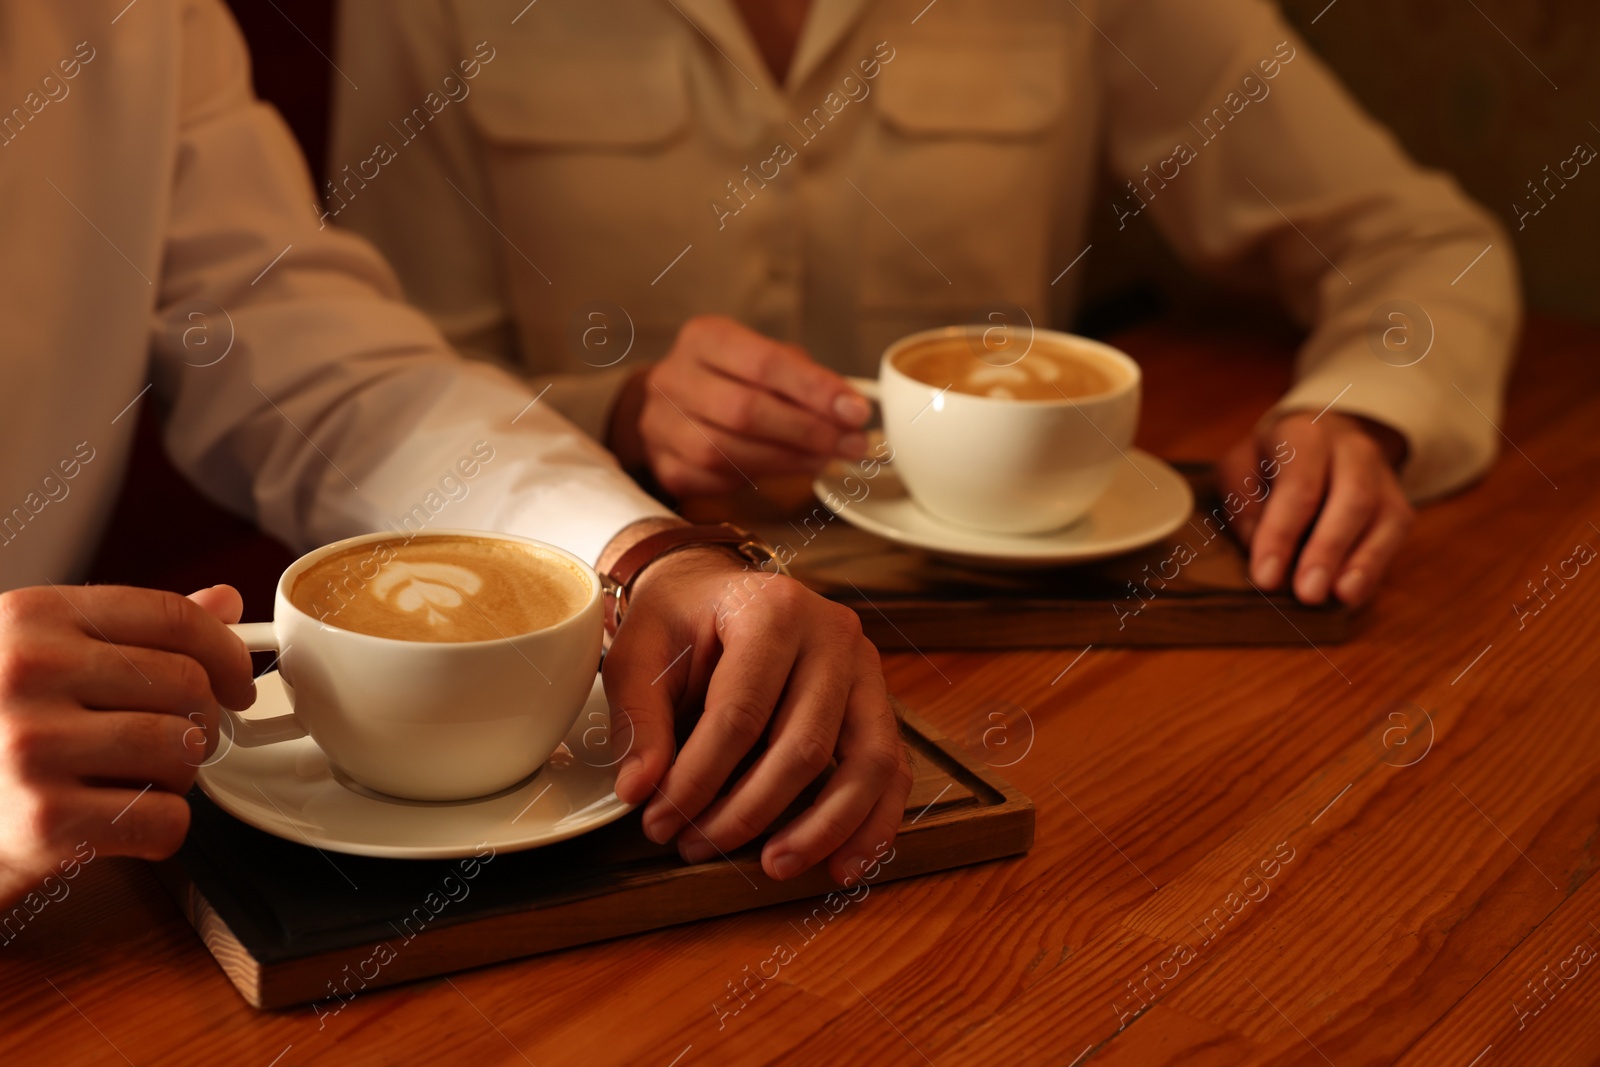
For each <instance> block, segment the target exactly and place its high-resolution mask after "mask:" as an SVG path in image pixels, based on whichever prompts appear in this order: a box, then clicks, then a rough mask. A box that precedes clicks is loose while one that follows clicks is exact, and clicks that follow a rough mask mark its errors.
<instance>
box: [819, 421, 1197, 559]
mask: <svg viewBox="0 0 1600 1067" xmlns="http://www.w3.org/2000/svg"><path fill="white" fill-rule="evenodd" d="M1127 459H1128V461H1127V462H1126V463H1119V464H1118V465H1117V472H1116V474H1115V475H1114V476H1113V478H1112V480H1111V486H1110V488H1108V489H1107V490H1106V492H1105V495H1104V496H1102V497H1101V498H1100V500H1099V501H1098V502H1097V503H1096V504H1095V506H1094V507H1093V508H1091V509H1089V514H1087V515H1085V516H1084V517H1083V518H1081V519H1079V520H1078V521H1077V522H1075V523H1073V524H1072V525H1070V526H1067V527H1065V528H1063V529H1060V530H1054V531H1051V532H1050V533H1043V534H1028V535H1016V534H992V533H985V532H983V531H982V530H970V529H967V528H965V527H961V526H953V525H951V524H949V523H946V522H943V521H941V520H939V519H936V518H934V517H933V516H932V515H929V514H928V513H927V512H926V511H923V510H922V509H921V508H920V507H918V506H917V504H916V502H915V501H914V500H912V499H911V497H910V495H909V494H908V493H907V492H906V489H905V486H904V484H902V483H901V481H900V479H899V478H898V477H897V476H896V475H895V472H894V465H893V464H892V463H886V464H882V465H881V467H880V469H879V472H878V474H877V476H876V477H874V478H867V477H865V476H864V475H863V474H862V473H861V472H860V471H858V470H856V469H855V468H854V467H846V466H844V465H842V464H840V463H834V464H833V465H831V466H829V467H828V469H827V470H825V471H823V472H822V474H821V475H819V476H818V477H817V480H816V481H815V482H813V483H812V486H811V488H812V490H813V491H814V492H815V493H816V494H817V496H818V497H819V498H820V499H821V500H822V501H823V503H824V504H827V505H828V507H829V509H830V510H832V511H833V512H834V513H835V514H836V515H838V516H839V517H840V518H841V519H844V520H845V521H846V522H848V523H850V524H851V525H852V526H856V527H859V528H860V529H863V530H866V531H868V532H870V533H874V534H877V535H878V536H879V537H883V538H886V539H888V540H890V541H894V542H897V543H899V544H902V545H910V546H912V547H914V548H920V549H923V550H925V551H928V552H932V553H934V554H935V555H939V556H947V557H951V558H954V559H958V560H961V561H962V562H967V563H974V564H978V565H982V566H990V567H994V566H1003V567H1026V566H1052V565H1060V564H1067V563H1088V562H1090V561H1093V560H1097V559H1105V558H1107V557H1109V556H1119V555H1122V554H1123V553H1125V552H1132V551H1134V550H1136V549H1140V548H1144V547H1145V546H1147V545H1151V544H1154V543H1155V542H1157V541H1160V540H1161V539H1162V538H1164V537H1166V536H1167V535H1168V534H1170V533H1172V532H1173V531H1174V530H1176V529H1178V527H1180V526H1182V525H1183V524H1184V523H1185V522H1186V521H1187V520H1188V518H1189V516H1190V514H1191V513H1193V511H1194V493H1193V492H1192V491H1191V490H1190V488H1189V483H1188V482H1187V481H1186V480H1185V479H1184V477H1183V475H1181V474H1179V473H1178V472H1177V471H1176V470H1175V469H1173V467H1172V466H1171V465H1170V464H1167V463H1165V462H1163V461H1162V460H1160V459H1158V458H1156V457H1155V456H1152V455H1151V454H1150V453H1148V452H1143V451H1140V450H1139V449H1136V448H1134V449H1129V450H1128V455H1127ZM846 477H848V478H849V479H850V484H849V485H846V483H845V479H846ZM863 487H865V492H864V493H863ZM857 498H859V499H857ZM840 504H842V505H843V506H842V507H841V506H838V505H840Z"/></svg>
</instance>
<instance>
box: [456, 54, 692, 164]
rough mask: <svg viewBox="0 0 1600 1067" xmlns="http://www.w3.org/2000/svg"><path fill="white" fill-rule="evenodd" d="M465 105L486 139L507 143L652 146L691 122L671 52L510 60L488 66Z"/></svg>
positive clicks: (678, 62)
mask: <svg viewBox="0 0 1600 1067" xmlns="http://www.w3.org/2000/svg"><path fill="white" fill-rule="evenodd" d="M467 105H468V109H469V111H470V112H471V114H472V116H473V121H474V124H475V125H476V126H477V127H478V130H479V132H481V133H482V134H483V136H484V138H485V139H486V140H488V141H491V142H496V143H500V144H507V145H528V146H542V147H550V148H559V147H562V146H572V147H581V146H589V147H595V146H616V147H623V146H647V145H652V144H658V143H660V142H663V141H666V140H668V139H670V138H672V137H673V136H675V135H677V134H678V133H680V132H681V131H682V130H683V128H684V127H685V126H686V125H687V124H688V121H689V99H688V90H687V86H686V85H685V82H684V71H683V64H682V61H681V60H680V58H679V56H678V53H677V52H676V51H675V50H674V49H671V48H665V47H664V48H658V49H648V50H643V51H630V52H629V53H626V54H618V53H616V52H607V53H605V54H603V55H602V54H588V55H545V56H542V57H540V58H538V59H537V60H529V61H525V62H521V63H517V64H514V63H512V62H510V61H509V57H508V58H507V59H505V60H502V61H501V64H497V65H495V66H492V67H485V68H484V71H483V76H482V77H481V78H479V80H478V84H477V86H476V87H475V91H474V93H473V95H472V96H471V97H469V98H468V101H467Z"/></svg>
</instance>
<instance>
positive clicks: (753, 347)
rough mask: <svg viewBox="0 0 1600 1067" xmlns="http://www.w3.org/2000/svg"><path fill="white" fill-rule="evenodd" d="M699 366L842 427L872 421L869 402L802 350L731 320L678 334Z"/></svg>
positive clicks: (697, 324) (695, 323)
mask: <svg viewBox="0 0 1600 1067" xmlns="http://www.w3.org/2000/svg"><path fill="white" fill-rule="evenodd" d="M681 336H682V338H683V340H684V341H685V342H686V343H687V344H689V346H690V351H691V352H692V353H693V354H694V356H695V357H696V358H697V359H698V360H699V361H700V362H701V363H703V364H705V365H706V366H708V367H713V368H715V369H716V370H717V371H719V372H721V373H722V374H724V375H726V376H728V377H730V378H737V379H739V380H741V381H746V382H750V383H752V384H754V385H758V386H760V387H762V388H763V389H768V390H770V391H772V392H774V393H777V394H778V395H779V396H782V397H786V398H787V399H789V400H791V401H793V402H794V403H796V404H798V405H799V406H801V407H802V408H806V409H808V410H810V411H812V412H814V413H816V414H817V415H820V416H822V417H824V418H826V419H829V420H831V421H833V422H836V423H838V424H839V425H840V426H845V427H851V428H855V427H859V426H861V425H863V424H864V423H865V422H866V421H867V419H868V418H869V417H870V416H871V414H872V411H871V408H870V406H869V405H868V404H867V402H866V401H865V400H864V399H863V398H862V397H861V396H860V394H858V393H856V392H855V390H853V389H851V388H850V386H849V385H847V384H846V383H845V380H844V379H843V378H842V377H840V376H839V375H838V374H836V373H835V372H833V371H831V370H829V369H828V368H826V367H824V366H822V365H821V364H819V363H817V362H816V361H814V360H812V359H811V358H810V357H809V356H807V355H806V354H805V352H804V350H802V349H800V348H797V347H795V346H794V345H786V344H783V343H781V342H779V341H774V340H772V339H771V338H769V337H764V336H762V335H761V334H759V333H756V332H755V331H754V330H750V329H747V328H746V327H744V326H741V325H740V324H738V323H737V322H734V321H733V320H732V319H725V318H721V317H711V316H706V317H702V318H699V319H692V320H690V322H689V323H688V324H686V325H685V327H684V332H683V334H682V335H681Z"/></svg>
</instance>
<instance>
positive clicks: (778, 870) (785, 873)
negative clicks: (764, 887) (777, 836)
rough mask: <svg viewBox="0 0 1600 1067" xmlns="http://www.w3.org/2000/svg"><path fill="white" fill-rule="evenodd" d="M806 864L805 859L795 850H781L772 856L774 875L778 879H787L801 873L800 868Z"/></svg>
mask: <svg viewBox="0 0 1600 1067" xmlns="http://www.w3.org/2000/svg"><path fill="white" fill-rule="evenodd" d="M804 866H805V860H803V859H801V858H800V857H799V856H797V855H795V854H794V853H793V852H780V853H778V854H777V855H776V856H774V857H772V877H774V878H776V879H777V880H778V881H780V882H782V881H787V880H788V879H790V878H793V877H794V876H795V875H797V874H799V873H800V868H802V867H804Z"/></svg>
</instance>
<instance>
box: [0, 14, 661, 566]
mask: <svg viewBox="0 0 1600 1067" xmlns="http://www.w3.org/2000/svg"><path fill="white" fill-rule="evenodd" d="M312 202H313V190H312V185H311V181H310V178H309V176H308V175H307V174H306V172H305V166H304V163H303V162H302V161H301V158H300V155H299V152H298V150H297V149H296V147H295V145H294V142H293V140H292V139H291V137H290V135H289V132H288V130H287V129H286V128H285V126H284V125H283V123H282V121H281V120H280V119H279V118H278V116H277V114H276V113H275V112H273V111H272V110H271V109H269V108H267V107H264V106H263V105H261V104H260V103H258V102H257V101H256V100H255V99H254V98H253V97H252V95H251V91H250V77H249V67H248V63H247V57H246V53H245V49H244V42H243V41H242V39H241V38H240V36H239V34H238V31H237V29H236V27H235V26H234V25H233V23H232V21H231V19H230V17H229V15H228V13H227V11H226V9H225V8H224V7H223V6H222V4H221V3H220V2H217V0H139V2H138V3H136V4H128V3H127V0H103V2H102V0H94V2H90V0H74V2H73V3H71V4H41V3H37V2H34V0H0V233H3V234H5V242H4V244H3V245H0V309H3V318H4V323H5V330H4V336H3V338H0V442H3V446H0V447H3V452H0V589H4V588H14V587H17V586H23V585H37V584H42V583H44V582H45V581H46V580H49V581H57V582H59V581H64V580H70V579H72V578H74V577H75V576H78V575H80V574H81V573H82V569H83V568H84V566H85V565H86V564H87V562H88V560H89V557H90V556H91V554H92V552H93V550H94V547H95V544H96V541H97V539H98V537H99V534H100V531H101V529H102V527H103V525H104V522H105V520H106V518H107V515H108V513H109V511H110V508H111V505H112V503H113V501H114V499H115V497H116V493H117V489H118V486H119V483H120V481H121V478H122V472H123V468H124V466H125V465H126V462H127V459H128V453H129V449H130V444H131V439H132V435H133V429H134V425H135V423H136V421H137V406H138V405H140V404H152V403H155V404H160V405H162V406H163V408H165V409H166V413H167V417H166V430H165V432H166V437H165V441H166V446H167V449H168V451H169V452H170V454H171V456H172V458H173V460H174V461H175V462H176V463H177V465H178V467H179V468H180V469H181V470H182V471H183V472H184V473H185V474H186V475H188V477H190V478H191V479H193V480H194V481H195V482H196V483H197V484H198V485H199V486H200V487H201V488H202V489H203V490H204V491H205V492H207V493H208V494H209V495H210V496H212V497H213V498H215V499H216V500H218V501H220V502H221V503H223V504H224V505H226V506H228V507H230V508H232V509H234V510H236V511H238V512H241V513H243V514H246V515H250V516H253V517H254V518H256V519H257V520H258V521H259V522H260V523H261V524H262V525H263V526H264V527H265V528H266V529H267V530H269V531H270V532H272V533H274V534H276V535H277V536H279V537H280V538H282V539H284V540H285V541H287V542H289V543H290V544H292V545H295V546H298V547H301V548H305V547H309V546H312V545H314V544H318V543H321V542H325V541H329V540H332V539H335V538H338V537H342V536H346V535H349V534H354V533H359V532H366V531H370V530H376V529H382V528H385V527H391V528H396V529H401V530H405V531H416V530H420V529H423V528H434V529H439V528H444V527H468V528H474V529H503V530H508V531H513V532H519V533H523V534H526V535H530V536H535V537H540V538H543V539H545V540H549V541H553V542H556V543H558V544H563V545H565V546H568V547H571V548H572V549H574V550H576V551H578V552H580V553H582V554H584V555H586V556H587V557H588V558H590V559H593V558H594V557H595V556H597V555H598V554H599V551H600V549H601V547H602V546H603V545H604V544H605V542H606V541H607V540H609V539H610V537H611V536H612V535H613V534H614V533H615V532H616V531H617V530H618V529H619V528H621V527H622V526H623V525H625V524H626V523H628V522H630V521H632V520H633V519H635V518H638V517H641V516H643V515H647V514H655V513H658V512H659V510H660V509H659V508H657V507H656V506H655V505H654V504H653V503H652V502H651V501H649V500H648V499H647V498H645V497H643V496H642V495H641V494H640V493H639V492H638V490H637V489H636V488H635V487H634V486H633V485H632V483H631V482H630V481H629V480H628V479H627V478H626V477H625V476H624V475H622V473H621V472H620V471H619V470H617V469H616V465H615V463H614V461H613V460H612V459H611V457H610V456H609V455H608V454H607V453H606V452H605V451H604V450H603V449H601V448H599V447H598V446H597V445H595V444H594V442H593V441H591V440H589V439H588V438H587V437H585V436H584V435H582V434H580V433H579V432H578V431H577V430H576V429H574V428H573V427H572V426H571V424H570V423H568V422H566V421H565V420H564V419H562V418H561V417H560V416H559V415H557V414H556V413H555V412H554V411H552V410H551V409H550V408H549V406H548V405H545V404H533V405H532V406H531V407H530V406H529V404H530V402H531V401H532V400H533V394H532V393H531V392H530V391H529V390H528V389H527V388H526V387H525V386H524V385H523V384H522V383H520V382H518V381H515V380H514V379H511V378H509V377H508V376H506V375H504V374H502V373H500V372H498V371H495V370H493V369H492V368H489V367H486V366H483V365H482V364H477V363H469V362H466V361H463V360H460V359H458V358H455V357H454V356H453V355H452V354H451V353H450V352H449V350H448V348H447V346H446V344H445V342H444V341H443V339H442V338H441V337H440V336H439V334H438V332H437V331H436V330H435V329H434V328H433V326H432V325H431V324H430V323H429V322H428V321H427V319H426V318H425V317H423V316H422V315H420V314H418V313H417V312H415V311H413V310H411V309H409V308H407V307H406V306H405V305H404V304H402V303H400V302H399V301H398V299H397V297H398V294H399V289H398V286H397V284H396V282H395V280H394V278H393V276H392V274H391V273H390V272H389V270H388V268H387V267H386V266H385V265H384V263H383V262H382V260H380V259H379V257H378V256H377V255H376V254H375V253H374V252H373V251H372V249H371V248H370V247H368V246H367V245H366V244H365V243H364V242H362V241H360V240H359V239H357V238H355V237H354V236H352V235H350V234H349V233H345V232H340V231H337V230H334V229H332V228H326V229H323V228H319V227H320V223H319V219H318V215H317V212H316V210H315V209H314V208H313V206H312ZM148 520H149V521H150V522H152V523H161V524H166V523H173V522H179V521H182V519H181V516H172V515H162V514H151V515H149V516H148ZM217 577H218V580H219V581H220V580H226V577H227V576H226V575H218V576H217Z"/></svg>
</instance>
